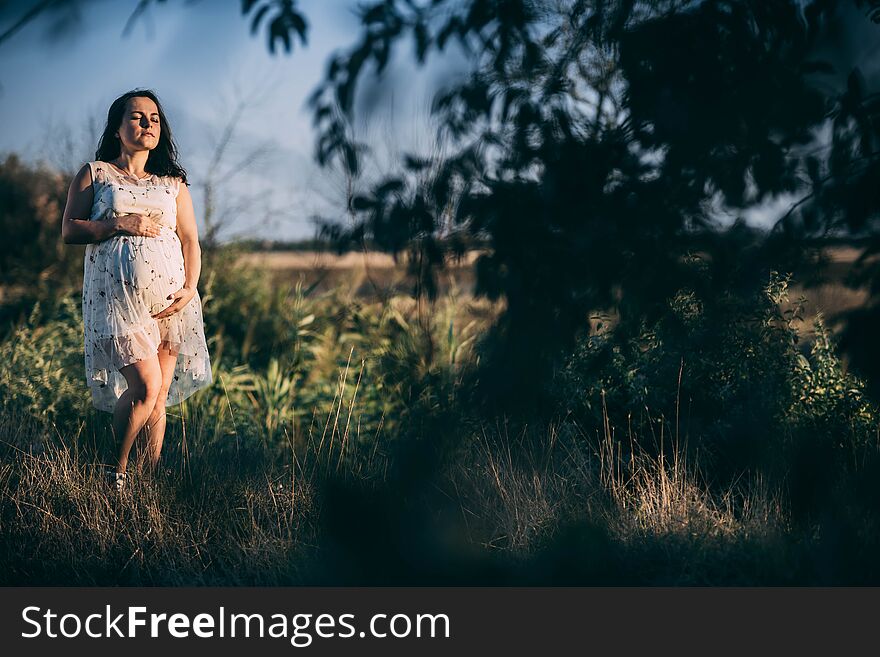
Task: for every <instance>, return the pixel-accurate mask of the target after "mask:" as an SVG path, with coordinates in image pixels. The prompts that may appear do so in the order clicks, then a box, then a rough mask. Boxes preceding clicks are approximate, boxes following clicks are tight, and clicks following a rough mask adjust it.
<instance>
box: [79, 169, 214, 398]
mask: <svg viewBox="0 0 880 657" xmlns="http://www.w3.org/2000/svg"><path fill="white" fill-rule="evenodd" d="M88 165H89V169H90V170H91V174H92V182H93V187H94V201H93V203H92V211H91V214H90V215H89V219H90V220H91V221H96V220H100V219H103V218H105V217H107V216H108V215H109V214H110V213H115V214H117V215H118V214H126V213H138V214H143V215H147V216H151V217H153V218H155V219H157V221H159V222H160V223H161V228H160V232H159V235H158V236H157V237H145V236H141V235H137V236H135V235H115V236H113V237H111V238H109V239H106V240H104V241H102V242H93V243H90V244H87V245H86V253H85V266H84V272H83V298H82V311H83V327H84V333H85V366H86V381H87V383H88V385H89V388H90V389H91V392H92V404H93V405H94V406H95V408H97V409H99V410H102V411H107V412H111V413H112V412H113V407H114V405H115V404H116V401H117V400H118V399H119V396H120V395H121V394H122V393H123V392H124V391H125V390H126V388H128V383H127V382H126V380H125V377H124V376H123V375H122V374H121V373H120V372H119V369H120V368H121V367H124V366H126V365H130V364H131V363H134V362H135V361H139V360H144V359H147V358H151V357H154V356H156V353H157V351H158V349H159V346H160V345H164V346H167V347H170V348H171V349H172V350H173V351H177V353H178V356H177V363H176V364H175V367H174V376H173V377H172V379H171V386H170V388H169V390H168V399H167V401H166V404H165V405H166V406H174V405H176V404H179V403H180V402H182V401H183V400H184V399H186V398H187V397H189V396H190V395H192V394H193V393H194V392H196V391H197V390H199V389H201V388H204V387H205V386H208V385H210V384H211V382H212V376H211V363H210V360H209V357H208V346H207V342H206V341H205V328H204V323H203V320H202V302H201V299H200V297H199V293H198V291H196V294H195V296H194V297H193V298H192V299H191V300H190V302H189V303H188V304H187V305H186V306H184V307H183V308H181V309H180V310H179V311H178V312H176V313H174V314H172V315H170V316H168V317H165V318H163V319H159V320H156V319H153V317H152V316H151V315H153V314H155V313H158V312H159V311H160V310H162V309H164V308H167V307H168V306H169V305H171V300H170V299H168V298H167V297H168V295H169V294H172V293H173V292H176V291H177V290H179V289H180V288H181V287H183V284H184V280H185V279H184V259H183V250H182V247H181V244H180V239H179V238H178V236H177V233H176V232H175V230H176V227H177V193H178V191H179V190H180V180H179V179H177V178H172V177H159V176H156V175H152V176H150V177H148V178H146V179H143V180H137V179H136V178H134V177H132V176H128V175H126V174H124V173H123V172H121V171H120V170H118V169H117V168H115V167H114V166H113V165H112V164H108V163H106V162H101V161H96V162H89V163H88Z"/></svg>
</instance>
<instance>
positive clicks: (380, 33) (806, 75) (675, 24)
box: [311, 0, 877, 409]
mask: <svg viewBox="0 0 880 657" xmlns="http://www.w3.org/2000/svg"><path fill="white" fill-rule="evenodd" d="M856 5H857V6H858V7H859V8H861V9H862V10H864V11H865V13H866V15H867V16H868V17H870V18H873V19H876V18H877V7H876V3H873V2H862V1H857V2H856ZM836 9H837V3H832V2H827V1H824V0H818V1H816V2H812V3H808V4H806V5H804V4H803V3H799V2H795V1H794V0H788V1H783V2H773V3H766V2H755V1H747V0H707V1H705V2H681V1H679V2H676V1H674V0H669V1H654V2H637V1H635V0H630V1H610V2H609V1H605V0H593V1H590V2H588V1H573V2H569V3H547V2H530V1H527V0H461V1H453V0H446V1H444V0H439V1H436V2H430V3H421V4H417V3H412V2H396V1H393V0H385V1H383V2H375V3H372V4H369V5H366V6H364V7H363V9H362V13H361V19H362V23H363V26H364V27H363V34H362V36H361V39H360V41H359V42H358V43H357V45H355V46H354V47H353V48H352V49H351V50H349V51H348V52H347V53H346V54H343V55H338V56H336V57H335V58H334V59H333V60H332V61H331V62H330V65H329V67H328V72H327V76H326V79H325V81H324V82H323V83H322V84H321V85H320V87H319V88H318V89H317V90H316V91H315V93H314V94H313V96H312V98H311V103H312V106H313V108H314V112H315V114H314V116H315V123H316V125H317V127H318V132H319V134H318V139H317V157H318V160H319V162H321V163H327V162H329V161H331V160H333V159H334V158H335V159H336V160H337V161H339V162H341V163H342V164H343V165H344V166H346V167H348V168H349V169H350V170H351V171H353V172H356V171H357V169H358V164H359V162H358V160H359V153H360V152H361V151H362V150H363V148H364V146H363V145H362V144H355V143H352V141H351V139H350V138H349V135H350V128H349V126H350V124H351V119H352V113H353V108H354V98H355V92H356V87H357V84H358V81H359V78H360V77H361V76H362V73H363V71H364V70H365V69H367V68H368V65H369V64H373V65H374V66H375V69H376V70H377V71H378V72H379V73H381V72H382V70H383V69H384V68H385V66H386V65H387V62H388V60H389V57H390V53H391V52H392V50H393V48H394V45H395V44H396V43H397V42H399V41H400V40H401V39H404V38H412V39H413V40H414V44H415V52H416V57H417V60H418V61H419V62H423V61H425V59H426V58H427V57H429V56H430V55H431V54H434V53H436V52H438V51H441V50H443V49H444V48H445V47H446V46H447V44H448V43H449V42H450V41H451V40H453V39H454V40H455V42H456V43H458V44H460V45H461V47H463V48H465V49H467V50H468V51H470V52H471V53H472V59H473V61H475V62H476V66H475V69H474V71H473V73H472V74H471V76H470V77H469V78H468V79H467V80H466V81H465V82H463V83H461V84H459V85H457V86H455V87H453V88H451V89H449V90H446V91H445V93H442V94H441V95H439V96H438V97H437V99H436V102H435V108H434V109H435V115H436V116H437V119H438V121H439V123H440V126H441V130H442V131H443V134H444V135H446V136H447V137H448V139H449V140H450V141H452V142H453V143H454V144H455V145H456V147H457V149H458V150H457V152H456V154H455V155H454V156H452V157H451V158H449V159H448V161H446V162H445V163H444V164H443V166H442V167H440V168H439V170H438V172H437V174H436V176H435V177H434V179H433V181H432V182H431V184H428V185H424V184H421V185H418V186H417V187H416V186H414V183H413V178H412V173H413V172H415V171H418V170H420V169H421V168H422V167H423V166H424V164H425V163H424V162H421V161H420V160H419V159H418V158H416V157H410V158H407V161H406V162H405V163H404V165H405V166H404V167H403V171H402V174H401V176H400V177H399V178H395V179H389V180H386V181H384V182H382V183H381V184H379V185H377V187H376V188H375V189H374V190H373V193H372V194H369V195H364V196H359V197H356V198H354V199H352V204H353V206H354V208H355V209H356V210H357V211H358V212H359V213H360V217H361V219H362V221H361V222H360V223H359V224H358V225H356V226H355V227H354V228H352V229H350V230H349V231H344V230H340V229H339V228H338V227H337V228H336V229H335V231H333V234H334V235H336V236H337V237H340V238H342V239H355V240H356V239H362V238H363V237H365V236H366V237H369V238H370V239H373V240H374V241H376V242H377V243H379V244H381V245H383V246H385V247H387V248H389V249H392V250H395V251H398V250H405V249H409V250H411V251H414V252H416V253H418V254H419V258H418V260H419V262H420V263H427V266H423V267H419V268H418V270H417V273H418V274H419V275H420V276H422V277H423V278H424V279H425V280H424V281H423V283H422V284H421V285H419V286H418V289H419V290H424V291H425V292H426V293H427V294H428V295H431V294H432V293H433V291H434V290H435V289H436V287H435V286H434V285H433V284H432V276H433V275H434V272H435V270H436V268H439V267H442V266H443V262H444V259H445V255H446V254H448V253H457V252H459V251H460V250H461V248H462V245H463V244H471V243H480V244H485V245H486V246H487V247H488V248H487V252H486V253H485V254H484V255H483V256H482V257H481V258H480V259H479V260H478V263H477V292H478V293H481V294H485V295H488V296H490V297H502V296H503V297H504V298H505V299H506V301H507V310H506V312H505V315H504V316H503V317H502V319H501V321H500V323H499V324H498V326H497V327H496V331H495V334H494V335H492V336H491V337H490V338H489V339H488V340H487V341H486V343H485V344H486V348H487V358H486V360H485V362H486V365H487V367H486V368H485V371H484V382H486V383H489V384H490V385H487V386H484V388H485V389H486V390H491V391H493V394H495V395H496V396H498V397H499V398H505V399H507V400H508V401H510V402H512V404H509V406H510V407H511V408H520V409H521V408H524V406H523V404H524V402H528V401H540V395H539V394H538V393H539V391H540V389H541V386H540V384H541V382H542V381H544V380H545V379H546V377H548V376H550V375H551V374H552V368H553V363H554V360H555V357H556V356H557V355H558V354H560V353H562V352H564V351H565V350H566V349H567V348H568V347H569V346H570V345H571V342H572V339H573V338H574V336H575V334H576V332H577V331H578V330H579V329H580V328H583V327H584V326H585V324H586V322H585V320H586V317H587V314H588V312H589V311H592V310H599V309H614V310H616V311H617V312H619V314H620V329H619V331H620V335H621V337H622V338H623V337H625V336H626V335H627V331H628V330H634V329H635V327H637V326H638V323H639V322H640V321H642V320H645V319H650V318H651V317H652V314H654V313H655V312H657V311H658V309H659V307H660V305H661V304H663V303H664V302H665V300H666V299H667V298H669V296H670V295H671V294H672V293H674V291H675V290H677V289H680V288H681V287H683V286H695V285H696V284H695V283H694V281H693V277H694V276H695V275H697V272H698V271H701V268H696V269H695V268H694V267H692V266H690V265H689V264H688V263H689V262H692V260H690V259H689V258H688V257H687V256H688V255H689V254H693V253H694V252H695V251H696V250H697V248H699V249H700V250H701V252H702V256H703V258H708V259H713V258H714V259H715V260H716V261H718V262H728V263H729V264H730V265H731V266H732V267H735V268H736V270H737V272H738V274H737V275H738V276H739V278H738V279H736V278H735V277H733V276H732V275H731V274H730V273H726V274H725V273H722V272H718V275H719V276H720V278H719V280H720V281H723V282H724V283H725V284H728V285H730V284H738V285H743V286H745V287H748V286H749V285H752V286H754V285H755V284H757V282H759V281H761V280H764V281H766V275H767V274H768V273H769V271H770V269H771V264H776V265H777V266H778V265H779V264H786V265H789V266H790V265H791V264H792V262H793V261H792V256H793V255H797V254H798V253H803V252H804V248H805V247H804V242H803V240H804V239H805V238H807V237H809V236H813V235H817V234H825V233H827V232H828V231H829V230H830V229H831V228H833V227H835V226H838V227H839V226H840V225H842V224H841V222H840V221H837V220H835V219H833V217H834V216H836V215H838V214H840V212H842V213H843V214H844V215H845V216H846V217H847V220H846V221H845V222H844V223H845V225H846V228H847V229H849V230H852V229H853V228H855V227H857V226H858V225H859V224H858V221H857V219H858V218H859V217H861V219H860V221H861V222H862V224H864V223H865V221H866V218H867V217H868V216H873V214H876V209H877V202H876V196H875V195H872V193H871V191H870V186H869V185H868V183H867V182H866V181H867V180H869V178H868V177H867V175H868V173H867V172H868V170H867V169H866V164H865V161H868V160H870V161H874V153H876V145H875V144H872V145H871V146H870V147H868V146H865V137H864V135H865V134H866V131H867V130H868V126H869V125H876V123H874V124H871V123H870V119H868V118H866V117H867V116H870V115H871V111H872V110H871V109H870V108H869V107H864V106H863V104H862V103H861V100H860V99H861V96H858V99H859V100H857V99H856V98H855V95H856V94H859V93H863V92H860V91H858V86H857V85H856V86H855V87H854V83H852V82H851V84H850V88H849V90H847V91H845V92H843V94H842V95H840V96H834V95H833V94H832V95H829V93H828V92H823V91H822V90H821V89H820V86H819V85H817V84H816V79H817V78H819V77H820V76H822V75H823V74H827V73H831V72H832V71H833V69H832V67H831V66H830V64H828V63H827V62H823V61H821V60H820V59H819V58H818V57H817V55H816V52H817V48H816V44H817V42H818V41H819V40H820V39H821V37H822V34H823V30H824V29H825V26H826V24H827V21H828V19H829V16H830V15H833V14H834V12H835V11H836ZM835 107H836V108H837V109H835ZM858 108H862V109H858ZM873 116H876V113H874V115H873ZM829 117H836V118H835V125H836V126H840V125H841V124H842V123H843V122H845V120H844V118H843V117H847V120H848V118H849V117H852V119H853V121H855V122H856V123H858V124H859V125H861V126H862V127H861V131H860V133H859V134H855V133H854V132H852V131H850V132H847V131H845V130H842V129H841V128H840V127H836V128H835V138H834V144H833V147H832V149H831V150H830V152H829V153H826V154H825V155H824V156H822V155H816V154H809V152H810V151H809V149H807V148H806V146H807V145H810V144H815V139H816V138H815V135H814V131H815V129H816V128H817V127H818V126H820V125H822V124H823V122H825V121H827V120H828V118H829ZM859 117H861V119H859ZM859 121H861V123H859ZM857 139H861V143H862V148H861V151H860V155H859V156H855V155H853V156H849V155H846V154H847V153H851V151H852V149H853V147H854V144H855V142H856V140H857ZM823 157H824V158H825V160H824V161H823V160H822V158H823ZM823 167H825V168H827V169H828V173H827V174H825V175H824V177H823V174H822V173H820V171H821V170H822V169H823ZM854 176H855V177H856V178H854ZM805 179H807V180H810V181H812V182H811V183H807V184H805ZM856 180H862V181H863V183H862V185H861V186H858V183H857V182H856ZM809 184H812V185H813V186H814V187H816V189H814V190H808V191H807V192H806V193H807V195H808V198H805V199H804V200H803V201H801V202H799V203H797V204H796V205H795V206H794V207H793V208H792V209H791V211H789V212H788V213H786V215H785V216H784V217H783V218H782V219H781V220H780V223H779V226H778V227H777V230H776V231H775V233H774V235H772V236H771V238H770V239H768V240H767V242H766V244H765V245H764V248H763V249H762V250H760V251H759V256H760V257H750V259H749V263H750V266H749V268H747V269H746V268H743V267H742V263H739V262H737V259H736V258H730V257H728V256H727V255H726V254H723V253H722V251H724V250H726V249H729V248H733V247H734V245H735V244H736V240H733V241H731V240H724V239H717V236H718V235H719V234H721V232H722V231H721V227H720V226H719V225H718V223H717V222H716V221H715V219H714V218H713V217H714V216H715V213H714V212H713V211H712V208H713V205H714V206H718V205H721V206H723V207H725V208H726V209H728V210H731V211H734V212H744V211H745V210H747V209H749V208H752V207H755V206H757V205H758V204H759V203H761V202H763V201H765V200H766V199H768V198H772V197H775V196H778V195H780V194H784V193H798V192H799V191H804V190H805V188H806V187H807V186H808V185H809ZM841 185H843V187H841ZM819 188H821V191H819ZM823 199H828V200H827V202H826V207H825V208H823V207H822V205H821V201H822V200H823ZM843 199H845V200H846V203H845V204H842V205H840V206H838V207H836V208H835V211H834V212H828V207H827V206H829V205H830V206H833V205H834V204H835V202H839V201H840V200H843ZM450 217H451V218H452V224H453V228H454V230H452V231H449V230H448V224H449V222H448V218H450ZM441 227H442V228H443V230H441ZM711 234H716V238H713V239H711V240H709V239H705V238H706V237H707V236H709V235H711ZM450 235H451V236H452V237H451V238H450V237H449V236H450ZM701 236H702V238H703V239H701ZM707 250H708V252H707ZM773 258H776V260H775V262H774V261H773ZM709 289H711V286H710V288H709ZM707 301H709V300H707ZM526 406H529V404H526Z"/></svg>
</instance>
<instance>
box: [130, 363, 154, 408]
mask: <svg viewBox="0 0 880 657" xmlns="http://www.w3.org/2000/svg"><path fill="white" fill-rule="evenodd" d="M135 366H138V367H135ZM128 367H131V369H130V370H128V371H124V370H125V369H126V368H123V370H120V371H123V374H125V375H126V379H128V388H129V390H130V391H131V393H130V394H131V395H132V396H133V397H134V399H135V400H137V401H140V402H142V403H145V404H147V405H155V403H156V400H157V399H158V398H159V395H160V393H161V391H162V371H161V370H160V369H159V366H158V363H156V366H155V367H151V366H150V365H148V364H146V363H145V364H144V365H141V362H138V363H135V364H133V365H131V366H128Z"/></svg>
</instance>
